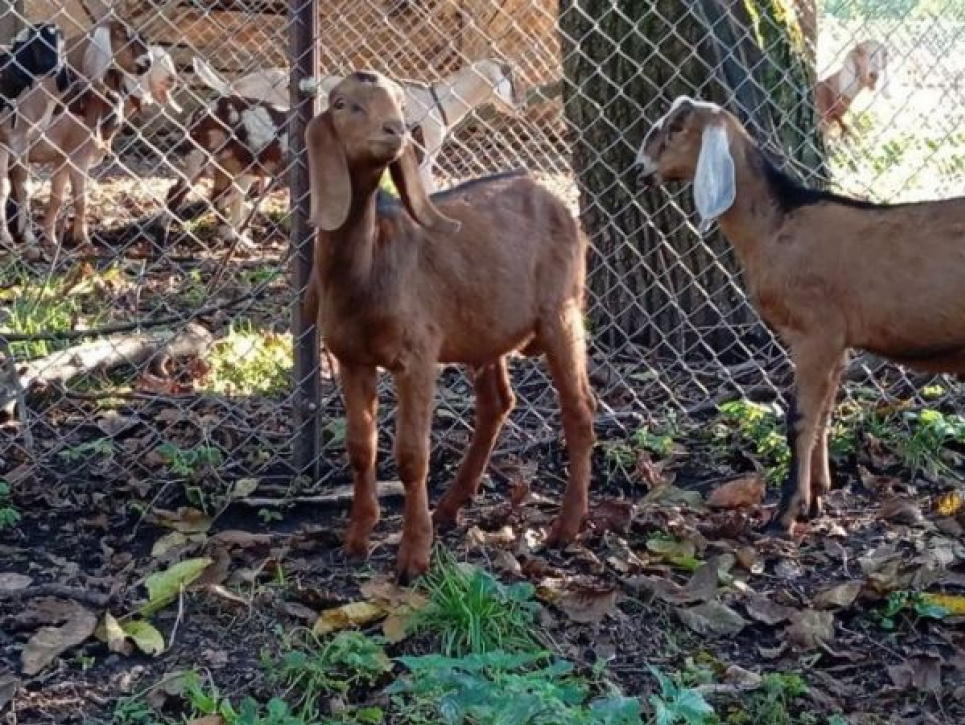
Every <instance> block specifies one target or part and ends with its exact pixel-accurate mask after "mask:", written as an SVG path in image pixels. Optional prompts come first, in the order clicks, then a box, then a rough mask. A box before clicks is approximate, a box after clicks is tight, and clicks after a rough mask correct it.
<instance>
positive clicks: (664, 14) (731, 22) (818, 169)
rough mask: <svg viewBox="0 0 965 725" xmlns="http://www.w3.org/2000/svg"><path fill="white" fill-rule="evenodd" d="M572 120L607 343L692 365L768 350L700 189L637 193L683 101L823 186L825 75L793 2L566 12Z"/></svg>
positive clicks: (640, 0)
mask: <svg viewBox="0 0 965 725" xmlns="http://www.w3.org/2000/svg"><path fill="white" fill-rule="evenodd" d="M559 29H560V38H561V43H562V51H563V71H564V79H565V82H564V107H565V114H566V118H567V121H568V125H569V128H570V132H571V133H572V134H573V136H572V139H571V141H572V148H573V168H574V172H575V173H576V175H577V177H578V179H577V180H578V185H579V188H580V206H581V217H582V222H583V225H584V229H586V231H587V233H588V234H589V235H590V238H591V240H592V243H593V253H592V254H591V259H590V264H589V279H588V285H589V290H590V300H589V316H590V322H591V325H592V329H593V332H594V336H595V339H596V340H597V341H598V342H601V343H604V344H608V345H610V346H611V348H612V347H619V346H622V345H625V344H626V343H628V342H632V343H635V344H640V345H644V346H646V347H648V348H650V349H652V350H654V351H655V352H656V353H657V354H660V355H663V356H669V357H670V358H672V359H677V360H686V359H693V358H695V357H705V356H707V355H714V356H717V357H723V358H724V359H725V360H726V359H733V360H739V359H741V358H744V357H746V356H747V355H748V354H749V351H750V350H753V349H754V348H755V346H756V345H758V344H760V343H761V342H763V341H765V340H767V339H769V336H768V335H767V333H766V331H764V330H763V328H762V327H761V325H760V323H759V321H758V318H757V315H756V314H755V313H754V312H753V310H752V309H751V307H750V305H749V303H748V302H747V301H746V299H745V297H744V292H743V289H744V287H743V284H742V281H741V280H740V275H739V269H738V266H737V264H736V261H735V259H734V256H733V254H732V251H731V249H730V246H729V245H728V244H727V242H726V240H724V239H723V237H722V236H721V235H720V234H719V232H718V231H717V230H716V228H714V229H713V230H712V231H711V232H710V233H708V235H707V236H706V237H705V238H703V239H702V238H701V237H700V236H699V235H698V234H697V232H696V229H695V227H694V226H693V221H694V215H693V204H692V201H691V197H690V190H689V186H685V187H683V188H682V189H680V190H678V189H672V190H668V189H652V190H647V191H638V190H637V189H636V188H635V178H634V176H635V174H634V171H633V162H634V159H635V156H636V153H637V150H638V148H639V145H640V143H641V141H642V139H643V136H644V135H645V134H646V132H647V130H648V129H649V128H650V126H651V124H652V123H653V122H654V121H655V120H656V119H657V118H659V117H660V116H662V115H663V114H664V113H665V112H666V110H667V108H668V106H669V104H670V103H671V102H672V100H673V99H674V98H675V97H676V96H677V95H679V94H682V93H685V94H688V95H691V96H699V97H701V98H703V99H708V100H714V101H717V102H718V103H721V104H723V105H725V106H726V107H727V108H728V109H730V110H731V111H733V112H735V113H737V115H738V116H739V117H740V118H741V120H742V121H743V122H744V123H745V124H746V125H747V127H748V129H749V130H750V131H751V133H752V134H754V135H755V136H756V137H757V139H758V141H759V142H760V143H761V144H762V146H763V147H765V148H767V149H769V150H771V151H773V152H776V153H775V157H776V159H775V160H776V161H777V162H778V164H779V165H780V166H783V167H784V168H787V169H788V170H790V171H792V172H794V171H798V172H801V171H803V172H804V173H799V174H798V175H799V176H803V177H805V178H808V179H809V180H811V181H813V180H814V179H822V178H824V171H823V168H824V167H823V158H824V153H823V147H822V146H821V141H820V137H819V135H818V133H817V131H816V123H815V121H816V118H815V112H814V107H813V99H812V89H813V85H814V69H813V64H812V63H811V62H810V61H809V59H808V54H807V53H806V52H805V49H804V42H803V37H802V35H801V29H800V27H799V25H798V23H797V20H796V16H795V14H794V11H793V6H792V5H791V4H790V2H789V0H561V2H560V15H559Z"/></svg>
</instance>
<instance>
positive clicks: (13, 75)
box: [0, 23, 69, 247]
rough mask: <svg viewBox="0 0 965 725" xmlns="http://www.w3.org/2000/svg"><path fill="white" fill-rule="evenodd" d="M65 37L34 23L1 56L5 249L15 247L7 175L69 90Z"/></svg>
mask: <svg viewBox="0 0 965 725" xmlns="http://www.w3.org/2000/svg"><path fill="white" fill-rule="evenodd" d="M65 61H66V52H65V40H64V35H63V33H62V32H61V30H60V28H58V27H57V26H56V25H54V24H53V23H41V24H39V25H30V26H28V27H26V28H24V29H23V30H21V31H20V32H19V33H18V34H17V36H16V38H14V42H13V45H12V46H11V47H10V48H9V49H8V50H4V51H2V52H0V246H6V247H10V246H11V245H12V242H13V240H12V238H11V236H10V230H9V228H8V225H7V204H6V202H7V199H8V197H9V195H10V181H9V178H8V172H9V169H10V166H11V164H12V163H18V162H20V161H21V160H22V159H24V158H25V157H26V154H27V149H28V147H29V144H30V139H31V137H32V136H33V135H35V134H36V132H37V130H38V129H41V128H43V127H44V126H46V125H47V123H48V122H49V121H50V117H51V114H52V113H53V110H54V106H55V105H56V103H57V100H58V98H59V96H60V93H63V92H64V91H65V90H66V89H67V85H68V83H69V78H68V76H67V74H66V72H65V70H66V65H65Z"/></svg>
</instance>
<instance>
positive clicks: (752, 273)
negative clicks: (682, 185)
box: [637, 96, 965, 531]
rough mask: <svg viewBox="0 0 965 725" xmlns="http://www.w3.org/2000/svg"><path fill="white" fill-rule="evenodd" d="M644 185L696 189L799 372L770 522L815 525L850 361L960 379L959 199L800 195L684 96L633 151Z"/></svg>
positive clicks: (963, 367) (964, 216) (964, 341)
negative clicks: (787, 456)
mask: <svg viewBox="0 0 965 725" xmlns="http://www.w3.org/2000/svg"><path fill="white" fill-rule="evenodd" d="M637 163H638V164H639V165H640V166H641V167H642V169H641V171H640V175H641V177H642V178H643V180H644V181H646V182H649V181H650V180H656V181H658V182H664V181H689V180H693V182H694V190H693V192H694V202H695V204H696V207H697V211H698V213H699V215H700V217H701V228H706V227H707V226H709V225H710V224H711V223H712V222H713V221H714V220H717V221H718V223H719V224H720V229H721V231H722V232H723V233H724V236H726V237H727V239H728V240H729V241H730V243H731V244H732V245H733V246H734V249H735V250H736V252H737V255H738V257H739V258H740V260H741V262H742V263H743V265H744V269H745V273H746V279H747V284H748V287H749V291H750V296H751V299H752V300H753V303H754V306H755V307H756V308H757V310H758V312H759V313H760V314H761V317H763V319H764V321H765V322H767V323H768V324H769V325H770V326H771V327H772V328H774V329H775V330H776V331H777V333H778V334H779V335H780V336H781V338H782V339H783V340H784V342H785V343H786V344H787V346H788V347H789V349H790V353H791V358H792V359H793V361H794V364H795V368H796V370H795V382H796V384H797V395H796V403H795V404H794V405H793V406H791V409H790V410H789V412H788V421H787V423H788V444H789V445H790V448H791V453H792V461H791V471H790V475H789V477H788V480H787V481H786V482H785V485H784V492H783V495H782V497H781V504H780V507H779V509H778V512H777V514H776V516H775V517H774V519H773V521H774V523H775V524H777V522H780V524H782V525H783V527H784V528H785V529H786V530H788V531H790V529H791V527H792V526H793V524H794V521H795V519H796V518H797V517H798V516H799V515H801V514H804V515H806V516H817V515H820V513H821V510H822V498H823V496H824V494H825V493H827V491H828V490H829V489H830V487H831V473H830V470H829V468H828V447H827V437H828V421H829V418H830V415H831V412H832V410H833V408H834V401H835V395H836V392H837V388H838V384H839V382H840V379H841V373H842V370H843V368H844V363H845V360H846V353H847V350H848V349H849V348H860V349H863V350H867V351H869V352H871V353H874V354H876V355H880V356H882V357H885V358H888V359H890V360H893V361H895V362H898V363H900V364H902V365H907V366H908V367H911V368H917V369H919V370H923V371H927V372H932V373H942V372H944V373H965V295H963V294H962V290H963V288H965V198H957V199H949V200H947V201H935V202H924V203H918V204H899V205H894V206H889V205H881V204H872V203H869V202H866V201H860V200H856V199H850V198H847V197H843V196H838V195H836V194H831V193H829V192H824V191H816V190H812V189H807V188H804V187H802V186H800V185H799V184H797V182H795V181H793V180H792V179H790V178H789V177H787V176H786V175H785V174H784V173H782V172H781V171H779V170H778V169H777V168H775V167H774V166H773V165H772V164H771V162H770V161H769V160H768V159H767V158H766V157H765V156H764V154H763V153H762V152H761V150H760V149H759V148H758V147H757V146H756V144H755V143H754V142H753V140H752V139H751V138H750V137H749V136H748V134H747V132H746V131H745V130H744V128H743V127H742V126H741V124H740V122H739V121H738V120H737V119H736V118H735V117H734V116H733V115H731V114H730V113H728V112H727V111H725V110H724V109H722V108H721V107H720V106H718V105H716V104H713V103H705V102H700V101H694V100H692V99H690V98H687V97H685V96H682V97H680V98H678V99H677V100H676V101H674V104H673V106H672V107H671V109H670V111H669V112H668V113H667V114H666V115H665V116H664V117H663V118H661V119H660V120H659V121H657V122H656V123H655V124H654V126H653V128H652V129H651V131H650V133H649V134H648V135H647V137H646V139H645V140H644V142H643V145H642V147H641V148H640V153H639V156H638V158H637Z"/></svg>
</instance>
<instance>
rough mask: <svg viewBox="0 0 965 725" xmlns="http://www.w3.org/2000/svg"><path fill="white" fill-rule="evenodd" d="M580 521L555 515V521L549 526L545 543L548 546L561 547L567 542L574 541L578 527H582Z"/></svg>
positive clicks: (577, 533) (578, 530)
mask: <svg viewBox="0 0 965 725" xmlns="http://www.w3.org/2000/svg"><path fill="white" fill-rule="evenodd" d="M582 523H583V522H582V521H581V520H577V521H576V522H573V521H572V520H570V519H564V518H563V517H562V516H557V517H556V521H554V522H553V525H552V526H551V527H550V532H549V534H548V535H547V537H546V545H547V546H549V547H553V548H557V549H562V548H564V547H566V546H567V545H569V544H572V543H573V542H574V541H576V537H577V536H579V534H580V529H581V528H582Z"/></svg>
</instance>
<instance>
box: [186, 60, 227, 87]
mask: <svg viewBox="0 0 965 725" xmlns="http://www.w3.org/2000/svg"><path fill="white" fill-rule="evenodd" d="M191 63H192V65H193V67H194V73H195V75H197V76H198V78H200V79H201V80H202V81H203V82H204V84H205V85H206V86H208V88H210V89H211V90H213V91H215V92H216V93H218V94H219V95H222V96H230V95H231V93H232V92H231V85H230V84H229V83H228V81H226V80H225V79H224V78H222V77H221V76H219V75H218V73H217V71H215V69H214V68H212V67H211V66H210V65H208V64H207V63H205V62H204V61H203V60H201V59H200V58H199V57H198V56H194V58H192V60H191Z"/></svg>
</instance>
